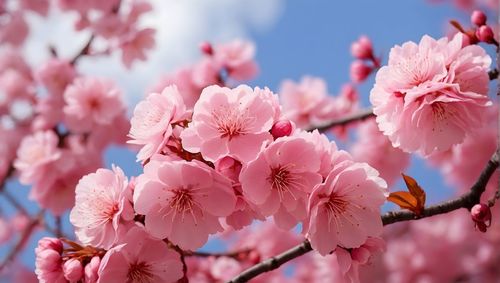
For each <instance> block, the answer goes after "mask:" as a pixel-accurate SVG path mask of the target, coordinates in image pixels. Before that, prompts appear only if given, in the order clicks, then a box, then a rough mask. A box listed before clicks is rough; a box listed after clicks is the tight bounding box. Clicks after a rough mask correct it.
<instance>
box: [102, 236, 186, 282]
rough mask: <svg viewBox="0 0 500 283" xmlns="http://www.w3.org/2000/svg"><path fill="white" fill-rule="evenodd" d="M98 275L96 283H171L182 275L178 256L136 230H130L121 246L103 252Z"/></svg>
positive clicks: (157, 241)
mask: <svg viewBox="0 0 500 283" xmlns="http://www.w3.org/2000/svg"><path fill="white" fill-rule="evenodd" d="M98 274H99V279H98V281H97V282H98V283H120V282H130V283H140V282H148V283H153V282H165V283H170V282H172V283H173V282H176V281H177V280H179V279H181V278H182V277H183V275H184V274H183V272H182V262H181V259H180V256H179V254H178V253H176V252H175V251H173V250H171V249H169V248H168V246H167V244H166V243H164V242H163V241H160V240H153V239H151V238H149V236H148V235H147V234H146V233H145V232H144V230H143V229H142V228H139V227H134V228H132V229H130V231H129V232H128V233H127V235H126V236H125V237H124V238H123V244H121V245H118V246H115V247H113V248H112V249H110V250H109V251H107V252H106V254H105V255H104V257H103V258H102V261H101V264H100V267H99V271H98Z"/></svg>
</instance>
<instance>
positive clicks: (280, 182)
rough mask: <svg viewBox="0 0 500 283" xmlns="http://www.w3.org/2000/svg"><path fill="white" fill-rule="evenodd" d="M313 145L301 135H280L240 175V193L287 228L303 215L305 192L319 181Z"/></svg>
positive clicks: (318, 163) (317, 161) (316, 157)
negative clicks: (241, 191) (280, 136)
mask: <svg viewBox="0 0 500 283" xmlns="http://www.w3.org/2000/svg"><path fill="white" fill-rule="evenodd" d="M320 162H321V160H320V158H319V155H318V153H317V152H316V150H315V145H314V144H313V143H311V142H309V141H308V140H306V139H303V138H300V137H282V138H279V139H277V140H276V141H274V142H273V143H271V144H270V145H269V146H268V147H267V148H265V149H264V150H262V151H261V152H260V153H259V155H258V156H257V158H256V159H255V160H253V161H251V162H250V163H248V164H247V165H246V166H245V167H244V168H243V169H242V170H241V175H240V182H241V187H242V190H243V195H244V196H245V198H247V199H248V200H249V201H250V202H252V203H253V204H255V205H257V206H258V208H259V211H260V212H261V213H262V214H263V215H264V216H270V215H273V216H274V221H275V222H276V224H277V225H278V226H279V227H281V228H283V229H290V228H292V227H293V226H295V225H296V224H297V222H299V221H300V220H302V219H303V218H304V217H305V206H306V202H307V197H308V194H309V193H311V192H312V190H313V188H314V186H316V185H317V184H319V183H321V181H322V177H321V175H320V174H319V173H318V171H319V169H320Z"/></svg>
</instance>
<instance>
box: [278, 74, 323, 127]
mask: <svg viewBox="0 0 500 283" xmlns="http://www.w3.org/2000/svg"><path fill="white" fill-rule="evenodd" d="M279 94H280V100H281V104H282V106H283V115H284V116H285V117H287V118H288V119H290V120H292V121H293V122H294V123H296V124H297V127H300V128H305V127H308V126H310V125H311V119H313V116H314V115H316V113H317V112H318V111H317V110H318V108H321V107H322V105H324V102H325V100H326V99H327V97H328V90H327V86H326V82H325V81H324V80H323V79H320V78H315V77H307V76H306V77H303V78H302V79H301V81H300V83H295V82H293V81H291V80H285V81H284V82H283V83H282V84H281V87H280V91H279Z"/></svg>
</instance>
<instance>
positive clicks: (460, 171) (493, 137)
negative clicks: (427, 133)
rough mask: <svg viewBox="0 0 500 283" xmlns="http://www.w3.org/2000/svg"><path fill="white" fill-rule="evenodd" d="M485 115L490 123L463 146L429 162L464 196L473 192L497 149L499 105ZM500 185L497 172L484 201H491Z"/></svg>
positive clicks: (440, 154)
mask: <svg viewBox="0 0 500 283" xmlns="http://www.w3.org/2000/svg"><path fill="white" fill-rule="evenodd" d="M485 115H486V117H487V120H486V121H487V122H486V123H485V124H483V125H482V127H479V128H477V129H475V131H474V132H473V133H472V134H471V135H469V136H467V137H466V138H465V140H464V142H463V143H461V144H458V145H454V146H453V147H452V148H450V149H449V150H447V151H443V152H437V153H435V154H432V155H430V156H429V157H428V159H427V161H428V162H429V163H430V164H431V165H433V166H435V167H437V168H439V170H440V171H441V173H442V174H443V176H444V178H445V180H446V182H447V183H449V184H450V185H452V186H453V187H454V188H456V189H457V190H458V192H461V193H465V192H467V191H469V190H470V187H471V186H472V185H473V184H474V182H476V179H477V177H478V176H479V175H480V174H481V170H483V167H484V165H485V164H486V163H487V162H488V160H489V159H490V158H491V156H492V155H493V153H494V152H495V150H496V148H497V139H498V138H497V135H498V121H497V117H498V105H497V104H495V105H494V107H491V108H489V109H488V111H486V113H485ZM498 185H499V183H498V171H496V172H495V173H494V174H493V175H492V176H491V178H490V180H489V182H488V185H487V187H486V188H487V189H486V192H487V193H486V194H483V198H486V199H487V198H489V197H490V196H491V195H492V194H494V193H495V191H496V189H497V188H498ZM486 199H485V200H486Z"/></svg>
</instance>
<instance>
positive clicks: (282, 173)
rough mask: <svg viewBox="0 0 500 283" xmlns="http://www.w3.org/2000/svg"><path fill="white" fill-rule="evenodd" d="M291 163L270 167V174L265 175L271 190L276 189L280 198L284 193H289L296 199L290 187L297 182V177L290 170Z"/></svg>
mask: <svg viewBox="0 0 500 283" xmlns="http://www.w3.org/2000/svg"><path fill="white" fill-rule="evenodd" d="M291 167H292V165H288V166H281V165H278V166H277V167H271V174H269V176H268V177H267V180H268V182H269V183H270V184H271V187H272V188H273V190H276V191H278V195H279V197H280V200H282V199H283V197H284V195H285V193H290V194H291V195H292V197H293V198H294V199H297V198H296V197H295V195H294V194H293V192H292V190H291V188H292V187H293V186H295V185H297V184H298V178H297V177H296V176H295V175H294V174H293V173H291V172H290V169H291Z"/></svg>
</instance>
